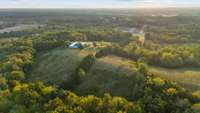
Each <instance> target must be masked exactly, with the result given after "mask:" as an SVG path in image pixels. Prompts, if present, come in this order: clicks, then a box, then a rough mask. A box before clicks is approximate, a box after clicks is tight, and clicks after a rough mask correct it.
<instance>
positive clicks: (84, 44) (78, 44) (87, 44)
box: [68, 42, 94, 49]
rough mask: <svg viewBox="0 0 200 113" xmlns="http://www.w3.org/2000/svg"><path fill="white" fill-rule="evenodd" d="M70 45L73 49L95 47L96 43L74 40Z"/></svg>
mask: <svg viewBox="0 0 200 113" xmlns="http://www.w3.org/2000/svg"><path fill="white" fill-rule="evenodd" d="M68 47H69V48H72V49H80V48H83V47H94V43H93V42H73V43H72V44H70V45H69V46H68Z"/></svg>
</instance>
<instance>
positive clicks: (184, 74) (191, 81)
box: [149, 66, 200, 90]
mask: <svg viewBox="0 0 200 113" xmlns="http://www.w3.org/2000/svg"><path fill="white" fill-rule="evenodd" d="M149 68H150V72H152V73H154V74H155V75H159V77H161V78H164V79H168V80H172V81H174V82H177V83H179V84H180V85H182V86H183V87H185V88H188V89H191V90H200V68H186V69H165V68H159V67H152V66H150V67H149Z"/></svg>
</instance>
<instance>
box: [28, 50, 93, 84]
mask: <svg viewBox="0 0 200 113" xmlns="http://www.w3.org/2000/svg"><path fill="white" fill-rule="evenodd" d="M91 52H92V51H87V50H72V49H68V48H62V49H60V48H59V49H54V50H51V51H48V52H41V53H39V54H37V55H36V57H35V59H34V65H33V71H32V74H31V76H30V80H31V81H44V82H51V83H57V84H59V83H61V82H62V81H63V80H64V79H67V77H68V76H69V75H71V74H72V73H73V72H74V70H75V68H76V67H77V66H78V64H79V63H80V62H81V60H82V58H84V56H86V55H88V54H90V53H91Z"/></svg>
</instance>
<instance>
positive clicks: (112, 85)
mask: <svg viewBox="0 0 200 113" xmlns="http://www.w3.org/2000/svg"><path fill="white" fill-rule="evenodd" d="M94 52H95V51H93V50H88V49H84V50H81V51H80V50H72V49H67V48H58V49H54V50H51V51H47V52H42V53H39V54H37V56H36V58H35V63H34V66H33V72H32V74H31V76H30V80H31V81H40V80H41V81H44V82H51V83H56V84H57V83H58V84H59V83H61V82H62V81H63V80H65V79H67V78H68V77H69V75H71V74H72V73H73V72H74V70H75V69H76V68H77V66H78V64H79V63H80V62H81V60H82V59H83V58H84V57H85V56H86V55H88V54H91V53H94ZM135 70H136V68H135V62H134V61H131V60H129V59H126V58H122V57H117V56H111V55H110V56H107V57H103V58H100V59H97V61H96V62H95V64H94V65H93V66H92V68H91V70H90V71H89V72H88V73H87V76H86V78H85V79H84V80H83V82H82V83H81V84H80V85H79V86H78V87H77V89H76V91H75V92H76V93H78V94H79V93H81V94H82V95H83V94H85V95H86V94H99V95H101V94H103V93H104V92H109V93H111V92H113V94H116V95H124V96H127V95H128V93H126V92H128V90H129V87H128V86H129V85H130V83H131V82H130V75H133V74H134V72H135ZM149 71H150V72H151V73H153V74H155V75H159V77H161V78H164V79H168V80H172V81H174V82H177V83H179V84H180V85H182V86H183V87H185V88H188V89H192V90H200V84H199V83H200V70H199V69H174V70H172V69H165V68H158V67H153V66H149ZM91 84H92V85H91Z"/></svg>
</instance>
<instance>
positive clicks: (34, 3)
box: [0, 0, 200, 8]
mask: <svg viewBox="0 0 200 113" xmlns="http://www.w3.org/2000/svg"><path fill="white" fill-rule="evenodd" d="M160 7H200V0H0V8H160Z"/></svg>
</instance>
